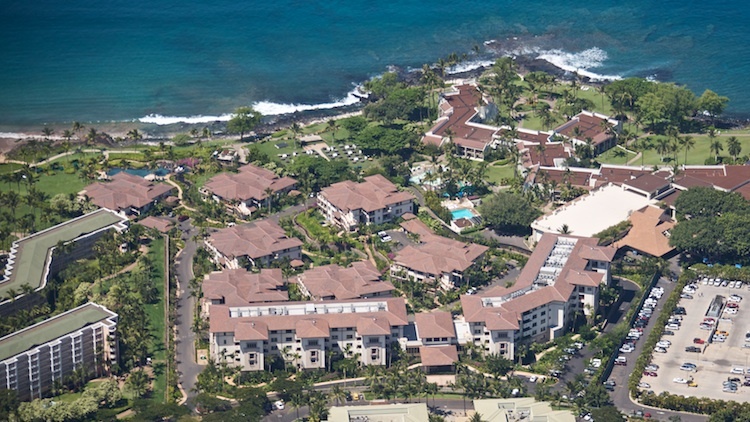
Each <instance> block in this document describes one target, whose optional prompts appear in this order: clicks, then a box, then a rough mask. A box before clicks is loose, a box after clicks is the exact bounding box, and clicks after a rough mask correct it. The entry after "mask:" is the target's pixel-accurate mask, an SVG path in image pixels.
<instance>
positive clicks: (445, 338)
mask: <svg viewBox="0 0 750 422" xmlns="http://www.w3.org/2000/svg"><path fill="white" fill-rule="evenodd" d="M440 341H448V337H443V338H441V339H440Z"/></svg>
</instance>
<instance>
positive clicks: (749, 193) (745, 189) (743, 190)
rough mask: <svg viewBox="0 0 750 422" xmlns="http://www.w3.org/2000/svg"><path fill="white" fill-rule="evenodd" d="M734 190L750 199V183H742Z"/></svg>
mask: <svg viewBox="0 0 750 422" xmlns="http://www.w3.org/2000/svg"><path fill="white" fill-rule="evenodd" d="M734 192H737V193H739V194H740V195H742V196H743V197H744V198H745V199H747V200H748V201H750V183H748V184H746V185H742V186H741V187H739V188H737V189H735V190H734Z"/></svg>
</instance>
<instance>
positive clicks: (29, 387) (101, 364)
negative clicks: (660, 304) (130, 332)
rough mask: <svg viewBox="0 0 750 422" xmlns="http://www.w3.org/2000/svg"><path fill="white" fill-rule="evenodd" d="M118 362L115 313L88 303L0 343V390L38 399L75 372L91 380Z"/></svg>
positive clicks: (0, 340)
mask: <svg viewBox="0 0 750 422" xmlns="http://www.w3.org/2000/svg"><path fill="white" fill-rule="evenodd" d="M116 361H117V314H115V313H114V312H111V311H110V310H108V309H107V308H105V307H103V306H100V305H97V304H95V303H87V304H85V305H81V306H79V307H77V308H74V309H71V310H69V311H67V312H64V313H62V314H59V315H55V316H54V317H52V318H49V319H46V320H44V321H42V322H39V323H37V324H34V325H32V326H30V327H27V328H24V329H23V330H20V331H16V332H15V333H13V334H9V335H7V336H5V337H3V338H0V385H2V387H3V388H7V389H9V390H15V391H16V392H17V393H18V398H19V399H21V400H32V399H37V398H40V397H42V396H44V395H45V394H46V393H47V392H49V391H50V390H51V389H52V388H53V387H54V386H56V385H62V384H63V383H65V382H66V381H67V379H68V378H69V377H70V376H71V374H72V373H73V371H75V370H76V369H78V368H84V369H85V373H86V374H87V378H88V379H91V378H96V377H100V376H102V375H104V374H106V373H107V372H108V371H109V365H110V362H116Z"/></svg>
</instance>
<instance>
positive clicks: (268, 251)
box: [204, 220, 302, 269]
mask: <svg viewBox="0 0 750 422" xmlns="http://www.w3.org/2000/svg"><path fill="white" fill-rule="evenodd" d="M204 245H205V247H206V249H207V250H208V251H209V252H210V253H211V255H212V257H213V261H214V262H215V263H216V264H218V265H221V266H222V267H224V268H227V269H233V268H241V267H247V266H253V267H257V266H262V267H268V266H269V265H271V262H273V261H279V260H284V259H288V260H290V261H291V260H294V259H301V258H302V241H301V240H299V239H297V238H296V237H288V236H287V235H286V233H285V232H284V229H282V228H281V226H279V225H278V224H277V223H275V222H274V221H272V220H258V221H254V222H252V223H250V224H245V225H240V226H234V227H228V228H225V229H221V230H218V231H216V232H214V233H213V234H211V236H209V237H208V238H207V239H206V240H205V242H204Z"/></svg>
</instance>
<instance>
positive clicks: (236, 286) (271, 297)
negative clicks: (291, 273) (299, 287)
mask: <svg viewBox="0 0 750 422" xmlns="http://www.w3.org/2000/svg"><path fill="white" fill-rule="evenodd" d="M283 286H284V279H283V276H282V274H281V269H279V268H272V269H271V268H264V269H262V270H261V271H260V273H251V272H249V271H246V270H244V269H232V270H224V271H216V272H212V273H209V274H206V277H205V279H204V280H203V287H202V290H203V296H204V297H205V298H206V299H210V300H222V299H223V300H224V303H225V304H226V305H229V306H244V305H247V304H249V303H255V302H276V301H284V300H289V294H288V293H287V292H285V291H282V290H281V288H282V287H283Z"/></svg>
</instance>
